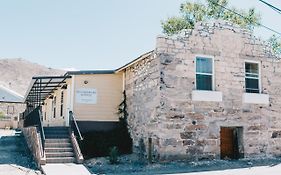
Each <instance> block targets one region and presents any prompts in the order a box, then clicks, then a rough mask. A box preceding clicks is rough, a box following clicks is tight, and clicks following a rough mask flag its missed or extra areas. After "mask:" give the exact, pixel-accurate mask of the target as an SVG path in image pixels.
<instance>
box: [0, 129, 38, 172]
mask: <svg viewBox="0 0 281 175" xmlns="http://www.w3.org/2000/svg"><path fill="white" fill-rule="evenodd" d="M8 172H9V173H8ZM21 174H23V175H29V174H30V175H31V174H40V172H39V171H38V169H37V168H36V164H35V162H34V160H33V158H32V156H31V153H30V151H29V150H28V147H27V145H26V142H25V140H24V137H23V135H22V134H21V133H20V132H16V131H15V130H3V129H0V175H21Z"/></svg>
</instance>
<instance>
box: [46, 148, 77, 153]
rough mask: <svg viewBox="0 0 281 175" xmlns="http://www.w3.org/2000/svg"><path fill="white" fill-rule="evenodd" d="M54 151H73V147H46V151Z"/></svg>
mask: <svg viewBox="0 0 281 175" xmlns="http://www.w3.org/2000/svg"><path fill="white" fill-rule="evenodd" d="M53 152H73V149H72V147H66V148H53V147H52V148H45V153H53Z"/></svg>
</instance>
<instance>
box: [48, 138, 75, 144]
mask: <svg viewBox="0 0 281 175" xmlns="http://www.w3.org/2000/svg"><path fill="white" fill-rule="evenodd" d="M45 143H71V141H70V139H46V140H45Z"/></svg>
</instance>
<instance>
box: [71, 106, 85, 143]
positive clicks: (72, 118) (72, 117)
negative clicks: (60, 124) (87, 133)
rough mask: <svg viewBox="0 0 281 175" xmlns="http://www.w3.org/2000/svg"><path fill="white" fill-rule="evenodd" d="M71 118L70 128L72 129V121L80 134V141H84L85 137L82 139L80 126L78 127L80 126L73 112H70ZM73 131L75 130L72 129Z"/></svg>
mask: <svg viewBox="0 0 281 175" xmlns="http://www.w3.org/2000/svg"><path fill="white" fill-rule="evenodd" d="M69 116H70V117H69V121H70V122H69V126H70V127H71V128H72V125H71V121H73V123H74V126H75V129H76V131H77V133H78V136H79V139H80V140H83V137H82V135H81V132H80V129H79V126H78V124H77V121H76V119H75V116H74V114H73V112H72V111H69ZM72 129H74V128H72Z"/></svg>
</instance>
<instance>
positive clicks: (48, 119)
mask: <svg viewBox="0 0 281 175" xmlns="http://www.w3.org/2000/svg"><path fill="white" fill-rule="evenodd" d="M67 84H70V81H69V80H68V81H67ZM67 88H71V87H70V86H69V85H68V87H67ZM62 91H63V96H64V98H63V116H61V92H62ZM53 96H54V97H56V117H55V118H54V111H53V108H52V103H53V100H54V99H55V98H53V99H46V100H45V101H44V106H43V107H42V111H43V123H44V125H45V126H48V125H49V126H64V125H65V124H66V122H67V121H66V117H67V113H68V110H67V98H68V97H67V89H61V88H58V90H56V91H54V93H53Z"/></svg>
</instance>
